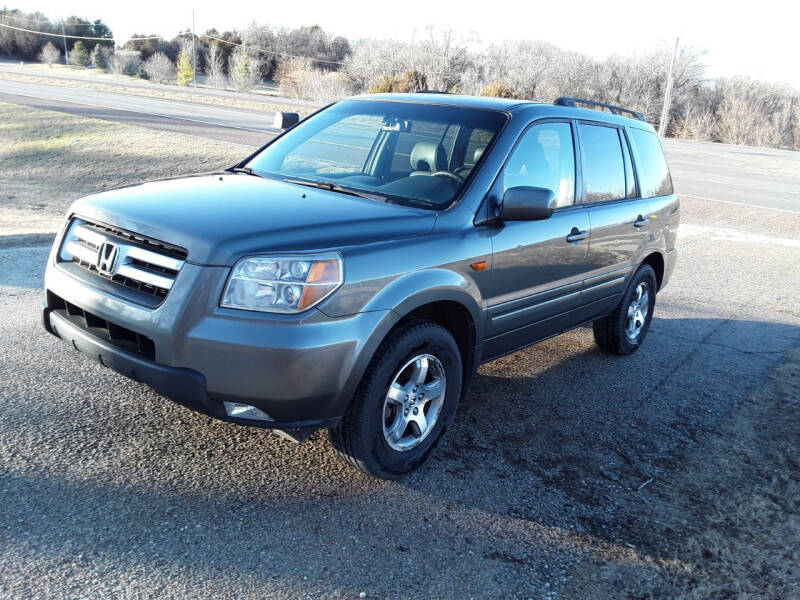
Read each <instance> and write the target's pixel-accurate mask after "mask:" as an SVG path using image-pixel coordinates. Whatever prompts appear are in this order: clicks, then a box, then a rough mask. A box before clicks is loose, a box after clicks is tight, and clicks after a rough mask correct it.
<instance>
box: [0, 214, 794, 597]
mask: <svg viewBox="0 0 800 600" xmlns="http://www.w3.org/2000/svg"><path fill="white" fill-rule="evenodd" d="M683 211H684V213H683V214H684V223H686V224H687V225H688V227H685V228H684V233H683V234H682V236H681V239H680V252H681V254H680V261H679V266H678V270H677V273H676V275H675V277H674V280H673V281H672V283H670V285H669V286H668V287H667V288H666V289H665V290H664V291H663V293H662V294H660V295H659V298H658V304H657V308H656V314H655V320H654V322H653V326H652V329H651V331H650V334H649V337H648V339H647V341H646V343H645V344H644V347H643V348H642V350H641V351H640V352H639V353H637V354H636V355H634V356H631V357H627V358H615V357H609V356H603V355H601V354H599V353H598V352H597V351H596V349H595V347H594V345H593V342H592V337H591V331H590V330H588V329H586V328H582V329H578V330H575V331H572V332H570V333H568V334H565V335H562V336H560V337H557V338H554V339H552V340H549V341H547V342H544V343H542V344H540V345H539V346H536V347H534V348H531V349H528V350H525V351H522V352H518V353H516V354H514V355H511V356H508V357H505V358H503V359H500V360H497V361H494V362H492V363H490V364H487V365H484V366H483V367H481V369H480V372H479V375H478V377H477V378H476V381H475V384H474V387H473V389H472V392H471V394H470V396H469V398H468V400H467V401H466V403H465V404H463V405H462V406H461V408H460V410H459V414H458V416H457V421H456V425H455V426H454V428H453V429H452V430H451V431H450V432H449V433H448V436H447V438H446V439H445V441H444V442H443V443H442V445H441V446H440V448H439V449H438V451H437V453H436V454H435V455H434V457H433V458H432V460H431V461H429V463H428V464H427V465H426V466H424V467H423V468H422V469H421V470H420V471H419V472H417V473H415V474H412V475H411V476H409V477H407V478H405V479H403V480H402V481H399V482H383V481H376V480H371V479H369V478H367V477H365V476H362V475H360V474H358V473H356V472H354V471H352V470H350V469H348V468H347V467H345V466H344V465H343V464H340V463H339V462H338V460H337V459H336V457H335V455H334V453H333V451H332V450H331V449H330V448H329V447H328V445H327V443H326V440H325V438H324V436H323V435H321V434H317V435H315V436H314V437H313V438H312V439H311V440H310V441H309V442H308V443H306V444H303V445H300V446H297V445H293V444H291V443H289V442H286V441H284V440H281V439H279V438H277V437H275V436H273V435H271V434H269V433H268V432H266V431H263V430H259V429H251V428H245V427H239V426H235V425H230V424H224V423H220V422H215V421H213V420H211V419H209V418H207V417H205V416H202V415H199V414H195V413H192V412H190V411H188V410H186V409H183V408H181V407H179V406H177V405H174V404H172V403H170V402H168V401H165V400H163V399H162V398H160V397H158V396H156V395H155V394H154V393H152V392H151V391H150V390H149V389H147V388H146V387H145V386H142V385H139V384H136V383H133V382H130V381H127V380H125V379H123V378H121V377H119V376H117V375H116V374H114V373H113V372H111V371H109V370H106V369H103V368H101V367H99V366H97V365H95V364H94V363H91V362H89V361H88V360H86V359H85V358H83V357H82V356H80V355H78V354H77V353H75V352H71V351H70V350H69V348H67V347H66V345H65V344H63V343H62V342H60V341H58V340H56V339H55V338H52V337H50V336H48V335H46V334H45V333H44V332H43V331H42V329H41V326H40V325H39V315H38V308H37V305H38V302H39V299H40V294H41V292H40V287H41V279H42V273H43V264H44V261H45V256H46V252H47V250H46V248H44V247H17V248H6V249H0V308H2V310H1V311H0V324H1V325H0V326H1V327H2V331H3V336H2V341H0V344H2V348H0V373H2V375H1V376H0V406H1V407H2V408H1V409H0V504H2V506H3V507H4V510H3V511H2V512H1V513H0V547H2V549H3V550H2V553H0V597H2V598H78V597H80V598H140V597H159V598H184V597H215V598H263V597H269V598H278V599H283V598H286V599H289V598H324V599H328V598H358V597H359V595H360V594H361V593H364V594H366V597H368V598H395V599H397V598H459V599H460V598H573V597H575V598H583V597H589V596H591V597H596V598H603V597H606V598H615V597H616V598H618V597H630V598H640V597H641V598H647V597H650V596H649V595H648V594H653V596H654V597H685V595H686V594H684V593H683V591H685V589H686V588H685V587H681V586H686V585H689V586H690V587H691V586H692V585H693V584H691V580H692V578H695V580H696V581H698V582H700V583H702V584H703V585H706V586H710V587H707V588H704V589H708V590H709V597H712V596H720V595H721V594H718V592H719V591H720V588H719V587H715V586H716V585H717V584H716V583H715V581H716V580H715V579H714V578H713V577H712V576H711V575H709V574H708V571H707V570H706V569H703V568H701V567H702V565H701V564H700V563H699V562H697V560H698V559H696V556H695V554H693V553H691V552H690V551H689V547H690V546H685V548H686V550H685V551H684V550H683V549H682V548H683V547H682V546H680V545H677V546H676V543H677V542H676V540H679V539H680V538H678V537H676V536H672V537H670V536H669V535H667V534H663V538H662V537H661V536H662V533H663V532H673V533H675V532H679V531H685V532H690V533H691V532H694V533H696V536H702V535H704V533H703V532H702V531H699V530H698V531H695V530H693V529H692V527H691V523H687V521H686V518H685V514H683V513H681V512H680V511H678V510H677V508H678V507H679V504H678V503H677V501H676V499H675V495H674V492H675V490H682V489H684V487H681V486H683V485H684V484H685V479H686V478H688V477H696V473H697V463H698V457H700V458H702V457H703V456H704V454H705V453H706V452H711V451H712V450H713V449H714V448H717V450H716V452H717V453H719V452H720V450H719V448H720V439H723V440H724V439H725V438H724V437H721V436H725V435H726V431H728V429H727V428H729V426H730V423H731V420H732V419H734V418H735V416H736V415H737V414H740V413H739V412H738V411H737V409H738V408H739V407H741V406H747V405H748V402H749V400H748V399H749V398H752V397H754V395H758V394H763V393H764V391H765V390H767V389H768V386H769V385H771V383H770V381H771V380H769V379H768V375H769V373H771V372H772V370H773V369H774V368H775V367H776V366H778V365H780V364H781V362H782V361H783V357H784V356H786V354H785V353H786V352H787V351H790V349H791V348H793V347H797V346H798V345H800V309H799V308H798V305H797V298H798V297H800V247H798V241H797V240H798V232H800V217H795V216H787V215H783V214H779V213H770V212H767V211H762V210H757V209H748V208H742V207H735V206H726V207H725V211H724V214H721V212H720V205H719V204H716V203H706V202H702V201H696V200H689V201H684V203H683ZM710 222H713V223H714V224H715V225H714V228H710V227H708V226H707V225H708V223H710ZM795 433H796V432H795ZM795 439H796V437H795ZM731 443H734V444H735V440H734V441H732V442H731ZM722 448H723V449H724V448H725V445H723V446H722ZM699 462H700V464H703V462H702V460H700V461H699ZM787 464H788V465H789V466H788V467H787V466H785V467H784V468H791V465H792V463H787ZM794 464H795V465H796V463H794ZM689 465H694V466H693V467H692V468H691V469H690V468H689ZM708 465H709V468H712V466H713V465H718V463H717V462H714V461H710V462H709V463H708ZM713 468H714V469H716V468H718V467H717V466H714V467H713ZM794 477H795V478H796V473H795V474H794ZM651 478H652V481H651V482H650V483H649V484H648V485H646V486H645V487H643V488H642V489H641V490H639V489H638V488H639V486H641V485H642V484H643V483H645V482H646V481H648V480H650V479H651ZM722 483H724V482H721V484H722ZM728 484H730V482H728ZM748 485H751V486H752V489H751V490H750V491H752V492H753V493H754V494H756V495H758V494H759V493H761V492H760V490H761V488H760V487H759V485H760V484H758V483H752V482H751V483H750V484H748ZM748 489H750V488H748ZM764 490H765V491H764V493H765V494H766V493H767V488H766V487H765V488H764ZM733 491H735V490H732V489H725V488H720V489H719V493H720V494H722V495H725V494H728V493H733ZM690 505H691V503H690ZM787 511H788V512H787ZM779 516H780V517H781V519H783V520H780V519H778V518H777V517H776V520H775V521H773V522H772V524H769V523H767V524H762V525H761V527H762V528H769V527H776V528H783V524H785V523H786V522H787V519H789V520H791V519H794V521H793V522H794V523H796V519H797V506H796V504H795V505H793V506H790V507H788V508H787V509H786V511H783V512H780V513H779ZM654 531H656V532H658V534H659V536H658V537H657V538H656V539H653V532H654ZM781 531H783V532H784V533H785V531H786V530H785V529H781ZM766 533H767V534H770V531H767V532H766ZM776 533H777V531H776ZM772 537H773V539H784V538H781V537H779V536H777V535H775V536H772ZM692 539H694V538H692ZM751 550H752V548H750V549H749V550H748V551H751ZM700 556H704V555H700ZM739 558H740V559H742V560H744V557H739ZM786 560H789V559H786ZM787 572H788V571H785V572H784V573H783V574H782V575H780V576H781V577H789V576H791V573H789V575H787V574H786V573H787ZM612 575H613V576H612ZM623 575H624V576H623ZM722 577H723V579H724V573H723V576H722ZM788 581H790V580H788ZM794 581H795V583H794V585H795V588H790V587H785V586H784V587H783V588H775V589H783V590H790V591H795V592H797V591H798V590H797V588H796V586H797V583H796V579H795V580H794ZM587 582H588V583H587ZM700 583H697V584H696V585H700ZM779 583H780V581H779ZM784 583H785V585H786V586H788V585H790V584H789V583H786V582H784ZM595 584H596V585H595ZM698 589H699V588H698ZM764 589H766V588H764ZM766 595H767V596H769V594H766ZM790 595H791V594H789V595H784V596H783V597H789V596H790ZM773 597H779V596H773Z"/></svg>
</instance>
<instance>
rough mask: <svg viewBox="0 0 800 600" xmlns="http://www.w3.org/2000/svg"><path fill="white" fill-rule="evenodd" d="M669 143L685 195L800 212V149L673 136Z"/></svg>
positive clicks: (666, 144) (678, 183) (669, 153)
mask: <svg viewBox="0 0 800 600" xmlns="http://www.w3.org/2000/svg"><path fill="white" fill-rule="evenodd" d="M664 148H665V150H666V152H667V156H668V158H669V163H670V168H671V170H672V176H673V178H674V180H675V187H676V189H677V190H678V191H679V192H680V194H681V195H682V196H694V197H699V198H708V199H714V200H719V201H722V202H731V203H735V204H745V205H753V206H760V207H763V208H770V209H774V210H778V211H789V212H792V213H795V214H800V152H792V151H790V150H776V149H774V148H754V147H750V146H732V145H729V144H714V143H708V142H693V141H687V140H671V139H668V140H665V141H664Z"/></svg>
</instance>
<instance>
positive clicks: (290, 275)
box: [220, 254, 342, 313]
mask: <svg viewBox="0 0 800 600" xmlns="http://www.w3.org/2000/svg"><path fill="white" fill-rule="evenodd" d="M340 285H342V259H341V257H339V255H338V254H325V255H313V256H312V255H308V256H303V255H298V256H254V257H251V258H243V259H241V260H240V261H239V262H237V263H236V265H234V267H233V271H232V272H231V275H230V277H229V278H228V283H227V284H226V285H225V291H224V292H223V294H222V301H221V302H220V306H223V307H225V308H239V309H244V310H258V311H262V312H274V313H299V312H302V311H304V310H306V309H309V308H311V307H312V306H314V305H315V304H319V303H320V302H322V300H324V299H325V298H327V297H328V296H329V295H330V294H332V293H333V292H334V290H336V288H338V287H339V286H340Z"/></svg>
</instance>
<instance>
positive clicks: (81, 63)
mask: <svg viewBox="0 0 800 600" xmlns="http://www.w3.org/2000/svg"><path fill="white" fill-rule="evenodd" d="M69 64H71V65H73V66H75V67H85V66H86V65H87V64H89V53H88V52H87V51H86V46H84V45H83V42H82V41H80V40H78V41H77V42H75V45H74V46H73V47H72V51H71V52H70V53H69Z"/></svg>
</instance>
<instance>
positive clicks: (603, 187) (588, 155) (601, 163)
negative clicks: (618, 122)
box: [580, 125, 625, 202]
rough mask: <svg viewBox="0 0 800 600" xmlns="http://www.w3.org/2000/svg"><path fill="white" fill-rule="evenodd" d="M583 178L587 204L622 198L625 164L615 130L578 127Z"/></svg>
mask: <svg viewBox="0 0 800 600" xmlns="http://www.w3.org/2000/svg"><path fill="white" fill-rule="evenodd" d="M580 127H581V142H582V144H583V178H584V181H585V182H586V201H587V202H606V201H608V200H619V199H620V198H624V197H625V161H624V160H623V159H622V146H621V144H620V141H619V133H617V130H616V128H614V127H600V126H596V125H581V126H580Z"/></svg>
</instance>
